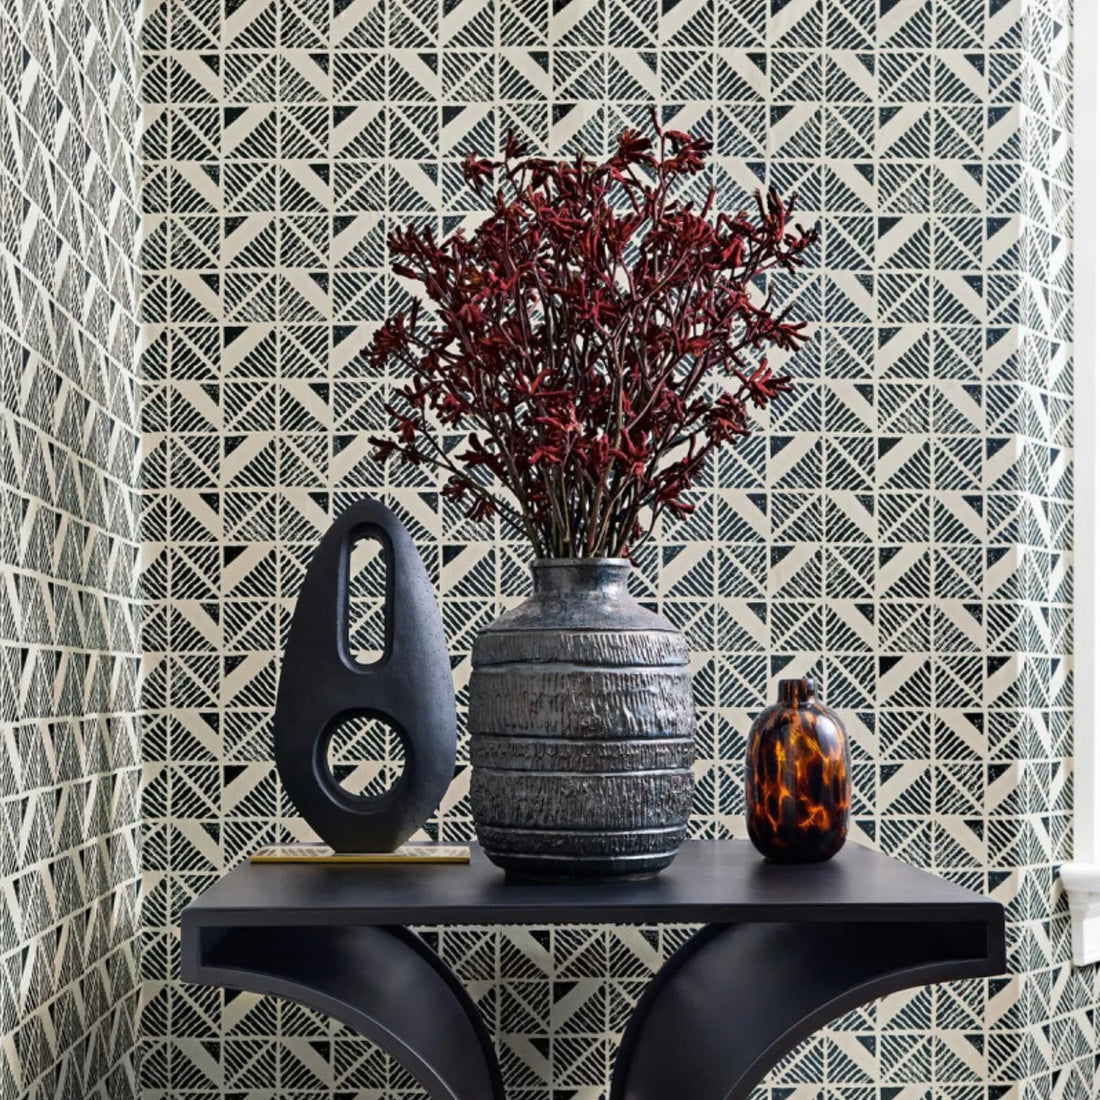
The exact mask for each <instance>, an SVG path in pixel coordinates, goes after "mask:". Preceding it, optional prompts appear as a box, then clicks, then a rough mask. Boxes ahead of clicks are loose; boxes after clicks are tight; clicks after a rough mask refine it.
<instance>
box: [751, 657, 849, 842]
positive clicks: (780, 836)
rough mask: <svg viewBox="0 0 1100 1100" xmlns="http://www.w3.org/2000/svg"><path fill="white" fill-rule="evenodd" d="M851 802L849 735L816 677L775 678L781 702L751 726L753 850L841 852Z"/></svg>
mask: <svg viewBox="0 0 1100 1100" xmlns="http://www.w3.org/2000/svg"><path fill="white" fill-rule="evenodd" d="M851 801H852V781H851V759H850V757H849V753H848V737H847V734H846V733H845V732H844V726H843V725H842V724H841V721H840V719H839V718H838V717H837V716H836V715H835V714H834V713H833V712H832V711H831V710H829V709H828V707H826V706H825V704H824V703H823V702H821V701H820V700H819V699H818V698H817V695H816V692H815V688H814V682H813V680H812V679H811V678H810V677H809V676H807V677H805V678H804V679H801V680H780V681H779V701H778V702H777V703H775V704H773V705H772V706H770V707H768V709H767V710H765V711H763V712H761V713H760V714H759V715H758V716H757V718H756V721H754V722H753V724H752V726H751V727H750V729H749V744H748V750H747V752H746V758H745V817H746V819H747V821H748V826H749V836H750V838H751V839H752V842H753V844H755V845H756V848H757V850H758V851H759V852H760V853H761V854H762V855H764V856H766V857H767V858H768V859H770V860H773V861H775V862H776V863H814V862H819V861H821V860H825V859H830V858H831V857H832V856H834V855H836V853H837V852H838V851H840V848H841V846H842V845H843V844H844V840H845V838H846V837H847V835H848V812H849V808H850V806H851Z"/></svg>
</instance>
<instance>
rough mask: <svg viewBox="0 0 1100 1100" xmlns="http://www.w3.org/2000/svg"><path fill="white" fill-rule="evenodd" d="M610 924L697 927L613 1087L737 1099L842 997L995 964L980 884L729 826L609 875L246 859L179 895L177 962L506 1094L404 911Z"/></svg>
mask: <svg viewBox="0 0 1100 1100" xmlns="http://www.w3.org/2000/svg"><path fill="white" fill-rule="evenodd" d="M620 923H651V924H659V923H676V924H696V923H698V924H702V925H703V926H704V927H703V928H702V929H701V930H700V931H699V932H697V933H696V934H695V935H694V936H693V937H692V938H691V939H690V940H688V942H687V943H686V944H685V945H684V946H683V947H682V948H681V949H680V950H679V951H678V952H677V953H676V954H675V955H674V956H673V957H672V958H671V959H669V960H668V962H667V963H666V964H665V966H664V967H663V968H662V969H661V970H660V971H659V972H658V974H657V975H656V976H655V977H654V978H653V980H652V982H651V983H650V984H649V986H648V987H647V989H646V991H645V993H644V995H643V996H642V998H641V1001H640V1002H639V1004H638V1006H637V1008H636V1009H635V1011H634V1015H633V1017H632V1019H631V1021H630V1024H629V1026H628V1028H627V1031H626V1034H625V1036H624V1037H623V1043H622V1047H621V1049H620V1051H619V1054H618V1057H617V1059H616V1063H615V1070H614V1075H613V1078H612V1083H611V1094H610V1095H611V1100H671V1098H673V1097H675V1098H685V1100H686V1098H689V1097H690V1098H691V1100H738V1098H740V1097H745V1096H748V1094H749V1093H750V1092H751V1091H752V1090H753V1088H754V1087H755V1086H756V1085H758V1084H759V1083H760V1081H761V1079H762V1078H763V1077H764V1075H765V1074H766V1073H767V1071H768V1070H769V1069H771V1068H772V1066H774V1065H775V1063H776V1062H777V1061H778V1060H779V1059H780V1058H781V1057H782V1056H783V1055H784V1054H786V1053H787V1052H788V1051H789V1050H791V1049H792V1048H793V1047H794V1046H795V1044H797V1043H798V1042H799V1041H801V1040H802V1039H805V1038H806V1037H808V1036H809V1035H811V1034H812V1033H813V1032H814V1031H816V1030H817V1029H818V1028H819V1027H821V1026H822V1025H823V1024H825V1023H827V1022H828V1021H829V1020H831V1019H833V1018H835V1017H836V1016H838V1015H840V1014H841V1013H843V1012H845V1011H847V1010H848V1009H851V1008H854V1007H856V1006H857V1005H860V1004H864V1003H866V1002H867V1001H871V1000H873V999H875V998H876V997H881V996H883V995H884V994H887V993H892V992H894V991H896V990H899V989H905V988H907V987H909V986H919V985H926V984H928V983H930V982H939V981H945V980H947V979H951V978H972V977H979V976H982V975H991V974H999V973H1001V972H1002V971H1003V969H1004V966H1005V940H1004V912H1003V910H1002V908H1001V906H1000V905H999V904H998V903H997V902H995V901H991V900H989V899H988V898H984V897H982V896H981V895H979V894H975V893H973V892H971V891H969V890H964V889H962V888H961V887H959V886H955V885H952V884H951V883H948V882H945V881H944V880H943V879H941V878H937V877H936V876H935V875H931V874H929V873H928V872H926V871H920V870H917V869H915V868H912V867H908V866H906V865H905V864H902V863H899V862H897V861H896V860H893V859H890V858H889V857H887V856H884V855H880V854H878V853H875V852H872V851H870V850H868V849H866V848H861V847H858V846H856V845H854V844H849V845H848V846H847V847H846V848H845V849H844V850H843V851H842V852H841V853H840V855H838V856H837V857H836V858H835V859H834V860H833V861H832V862H830V863H824V864H815V865H811V866H804V867H780V866H775V865H772V864H767V863H764V862H763V861H762V860H761V859H760V858H759V856H757V854H756V853H755V852H754V851H753V850H752V848H751V847H750V845H749V844H748V842H747V841H732V840H731V841H693V842H690V843H688V844H686V845H685V846H684V848H683V850H682V851H681V853H680V855H679V856H678V857H677V859H676V862H675V863H674V864H673V865H672V867H670V868H669V869H668V870H667V871H665V872H664V873H663V874H661V875H660V876H659V877H658V878H655V879H650V880H648V881H642V882H621V883H615V884H609V885H588V886H566V885H561V886H533V885H521V884H513V883H506V882H505V880H504V877H503V875H501V873H500V872H499V871H498V870H497V869H496V868H494V867H492V866H491V865H490V864H489V863H488V861H487V860H486V859H485V857H484V856H483V855H482V854H481V852H480V851H479V850H478V849H477V848H474V850H473V856H472V861H471V863H470V865H469V866H463V865H437V866H432V867H405V866H389V867H385V866H381V867H356V866H343V867H341V866H335V867H333V866H329V867H325V866H312V867H303V866H286V865H274V866H251V865H247V864H245V865H242V866H240V867H237V868H236V869H235V870H233V871H231V872H230V873H229V874H227V875H226V876H225V877H224V878H222V879H221V880H220V881H219V882H217V883H216V884H215V885H214V886H212V887H211V888H210V889H209V890H207V891H206V892H205V893H203V894H202V895H200V896H199V897H198V898H196V899H195V900H194V901H193V902H192V903H191V904H190V905H189V906H188V907H187V908H186V909H185V910H184V913H183V917H182V936H183V943H182V955H183V962H182V969H183V977H184V978H185V979H186V980H187V981H191V982H198V983H202V984H206V985H215V986H225V987H227V988H230V989H240V990H250V991H252V992H255V993H268V994H273V995H275V996H279V997H287V998H290V999H291V1000H295V1001H300V1002H302V1003H303V1004H307V1005H310V1006H312V1007H313V1008H317V1009H320V1010H321V1011H323V1012H326V1013H328V1014H329V1015H331V1016H334V1017H336V1018H337V1019H339V1020H342V1021H343V1022H344V1023H346V1024H348V1025H349V1026H351V1027H352V1028H354V1029H355V1030H356V1031H358V1032H359V1033H360V1034H362V1035H364V1036H366V1037H367V1038H368V1039H370V1040H372V1041H373V1042H375V1043H377V1044H378V1045H379V1046H380V1047H382V1048H383V1049H384V1050H386V1051H388V1052H389V1053H390V1054H391V1055H393V1056H394V1057H395V1058H396V1059H397V1060H398V1061H399V1062H400V1063H401V1064H402V1065H403V1066H405V1068H406V1069H408V1070H409V1072H410V1073H412V1075H413V1076H414V1077H415V1078H416V1079H417V1081H419V1082H420V1084H421V1085H422V1086H423V1088H424V1089H426V1090H427V1092H428V1094H429V1095H430V1096H431V1097H432V1098H433V1100H490V1098H492V1100H503V1098H504V1088H503V1086H502V1084H501V1078H500V1070H499V1067H498V1065H497V1059H496V1055H495V1053H494V1050H493V1045H492V1041H491V1039H490V1037H489V1034H488V1032H487V1030H486V1028H485V1025H484V1024H483V1022H482V1020H481V1018H480V1016H479V1015H478V1012H477V1009H476V1007H475V1006H474V1004H473V1002H472V1001H471V1000H470V998H469V996H468V995H467V993H466V991H465V989H464V988H463V987H462V985H461V984H460V982H459V981H458V979H457V978H456V977H455V976H454V975H453V974H452V973H451V972H450V971H449V970H448V969H447V967H446V966H445V965H444V964H443V962H442V961H441V960H440V959H439V958H438V956H437V955H436V954H435V953H434V952H432V951H431V950H430V949H429V948H428V947H427V946H426V945H425V944H424V942H423V941H422V940H421V939H420V938H419V937H417V936H416V935H414V934H413V933H412V932H410V931H408V929H407V928H406V927H405V926H407V925H446V924H620Z"/></svg>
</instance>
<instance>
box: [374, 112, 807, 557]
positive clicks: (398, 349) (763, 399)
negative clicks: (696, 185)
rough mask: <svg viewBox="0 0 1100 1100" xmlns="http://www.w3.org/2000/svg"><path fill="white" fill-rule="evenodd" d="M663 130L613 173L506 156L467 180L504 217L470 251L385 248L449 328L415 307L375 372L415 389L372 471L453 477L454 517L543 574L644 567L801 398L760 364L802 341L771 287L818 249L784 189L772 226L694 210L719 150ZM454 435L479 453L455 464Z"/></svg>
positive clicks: (409, 243) (775, 202)
mask: <svg viewBox="0 0 1100 1100" xmlns="http://www.w3.org/2000/svg"><path fill="white" fill-rule="evenodd" d="M653 125H654V128H655V130H656V134H657V140H656V143H654V142H653V141H652V140H651V139H650V138H648V137H646V136H645V135H643V134H641V133H639V132H638V131H635V130H627V131H626V132H625V133H624V134H623V135H622V137H621V138H620V140H619V146H618V149H616V151H615V153H614V155H613V156H611V157H610V158H609V159H607V160H605V161H603V162H594V161H593V160H591V159H590V158H588V157H585V156H584V155H578V156H576V157H575V158H574V159H573V160H571V161H555V160H552V159H548V158H546V157H541V156H531V155H528V153H527V151H526V150H525V149H524V148H523V146H522V145H521V144H520V142H519V141H518V140H517V139H516V138H515V137H514V136H510V137H509V138H508V142H507V145H506V148H505V151H504V157H503V159H501V160H488V159H485V158H483V157H480V156H470V157H468V158H467V159H466V160H465V162H464V165H463V170H464V175H465V178H466V180H467V181H468V182H469V183H470V185H471V186H472V187H473V188H474V189H475V190H476V191H477V192H478V193H479V194H480V195H482V196H485V197H487V199H488V201H489V204H490V207H491V211H490V213H489V215H488V217H487V218H486V220H485V221H484V222H482V223H481V225H480V226H478V228H477V229H476V230H475V231H474V232H473V233H472V234H471V235H469V236H468V235H466V234H465V233H464V232H462V230H459V231H457V232H455V233H453V234H452V235H451V236H450V237H448V238H447V239H446V240H444V241H442V242H441V243H437V242H436V240H435V238H434V236H433V235H432V233H431V231H430V230H427V229H421V230H417V229H415V228H413V227H406V228H403V229H398V230H396V231H394V232H393V233H392V234H391V236H390V238H389V241H388V244H389V248H390V251H391V253H392V254H393V255H394V256H395V257H396V262H395V263H394V264H393V270H394V272H396V273H397V274H398V275H401V276H403V277H406V278H409V279H414V280H416V281H417V282H420V283H422V284H423V292H422V297H423V298H424V299H426V300H427V302H429V303H430V304H431V311H432V312H433V313H434V316H435V324H434V326H426V325H425V324H424V323H423V313H422V310H421V303H420V301H419V300H417V301H414V302H413V304H412V305H411V306H410V307H409V308H408V309H406V310H403V311H401V312H398V313H396V314H394V316H392V317H391V318H390V319H389V320H388V321H387V322H386V323H385V324H384V325H383V326H382V327H381V329H379V330H378V332H377V333H376V334H375V336H374V339H373V341H372V343H371V344H370V346H369V347H368V348H367V349H366V350H365V351H364V353H363V354H364V355H365V356H366V357H367V359H368V360H369V361H370V363H371V364H372V365H373V366H374V367H376V368H379V369H382V368H385V367H386V366H387V365H389V364H390V363H391V362H394V361H396V363H398V364H400V365H402V366H403V367H405V368H406V369H407V372H408V374H409V376H410V381H409V382H408V384H407V385H405V386H404V387H403V388H401V389H400V391H399V393H398V395H397V398H396V400H394V401H392V402H391V403H389V404H388V405H387V406H386V408H387V412H388V414H389V416H390V417H391V421H392V422H391V428H392V431H393V435H392V436H391V437H381V438H380V437H372V439H371V442H372V443H373V444H374V445H375V447H376V455H377V457H378V458H379V459H381V460H386V459H389V458H390V457H398V458H400V459H402V460H404V461H405V462H408V463H411V464H413V465H420V464H422V463H429V464H432V465H434V466H438V467H440V468H442V469H443V470H444V471H446V472H447V474H448V475H449V477H448V479H447V481H446V484H445V486H444V489H443V492H444V493H445V494H446V495H447V496H448V497H451V498H453V499H455V500H457V501H461V502H463V503H464V504H466V505H467V514H468V515H469V516H470V517H472V518H475V519H480V518H484V517H487V516H490V515H493V514H494V513H498V514H499V515H500V516H501V517H502V519H503V520H505V521H507V522H508V523H509V524H510V525H511V526H513V527H514V528H515V529H516V531H518V532H521V533H522V534H523V535H525V536H526V537H527V538H528V539H529V540H530V542H531V545H532V546H533V547H534V550H535V553H536V555H538V556H539V557H551V558H553V557H608V556H620V555H629V553H630V551H631V549H632V548H636V547H637V546H638V545H639V543H640V542H641V541H642V540H644V539H645V538H646V537H647V536H648V535H649V534H650V533H651V532H652V530H653V528H654V525H655V524H656V522H657V520H658V519H659V518H660V517H661V516H662V515H664V514H666V513H667V514H668V515H670V516H677V515H684V514H686V513H688V512H690V511H691V510H692V507H693V506H692V505H691V504H690V503H689V502H688V501H687V500H685V495H686V494H687V491H688V490H689V489H690V488H691V486H692V485H693V484H694V483H695V482H696V480H697V479H698V477H699V475H700V473H701V471H702V470H703V468H704V466H705V464H706V462H707V459H708V458H709V457H710V455H711V454H712V453H713V452H714V451H715V450H717V449H718V448H719V447H722V446H724V445H726V444H728V443H731V442H733V441H734V440H736V439H737V438H738V437H739V436H743V435H746V434H747V433H748V432H749V416H748V405H749V404H752V405H755V406H757V407H763V406H765V405H767V403H768V402H769V401H771V400H773V399H774V398H775V397H777V396H778V395H779V394H781V393H784V392H786V391H787V390H789V389H790V379H789V377H788V376H786V375H779V374H773V373H772V370H771V368H770V367H769V366H768V360H767V358H766V357H764V356H763V355H762V354H761V353H762V352H763V351H764V349H766V348H768V347H769V346H774V347H777V348H781V349H783V350H785V351H793V350H795V349H797V348H798V347H799V345H800V344H801V342H802V340H803V338H804V332H803V329H804V325H805V322H801V321H793V320H791V319H790V318H789V317H788V309H789V307H788V308H781V309H777V308H776V306H775V303H774V300H773V297H772V289H771V280H770V276H769V273H770V272H775V271H780V270H785V271H791V270H793V269H795V268H796V267H799V266H800V265H802V264H803V263H804V258H803V257H804V253H805V252H806V250H807V249H808V248H809V247H810V246H811V245H812V244H813V243H814V242H815V241H816V240H817V232H816V230H815V229H812V228H810V229H804V228H803V227H802V226H800V225H796V224H794V223H793V222H792V220H791V213H792V211H793V209H794V201H793V199H792V200H791V201H789V202H785V201H784V200H783V199H782V198H781V197H780V196H779V194H778V193H777V192H776V191H774V190H772V191H769V192H768V194H767V196H763V195H761V194H759V193H757V196H756V201H757V216H756V217H755V218H750V217H749V216H748V215H747V214H745V213H744V212H739V213H736V214H732V215H731V214H727V213H722V212H717V213H716V212H715V210H714V206H715V193H714V189H713V188H711V189H710V190H709V192H708V193H707V196H706V199H705V201H704V202H703V203H702V205H701V207H699V208H696V205H695V204H694V203H693V202H692V201H683V200H680V199H678V198H676V197H675V196H674V191H675V189H676V184H677V182H678V181H679V179H680V178H681V177H683V176H688V175H693V174H696V173H698V172H700V171H702V169H703V168H704V166H705V163H706V157H707V154H708V152H709V149H710V143H709V142H707V141H704V140H702V139H699V138H695V137H692V136H691V135H690V134H686V133H682V132H679V131H675V130H666V129H663V128H662V127H661V125H660V124H659V122H658V120H657V115H656V112H654V113H653ZM456 429H457V430H460V431H461V432H463V433H465V434H466V441H465V445H464V446H463V445H462V444H459V446H458V447H452V448H450V449H448V448H447V447H446V446H445V445H444V444H443V442H441V435H444V436H445V434H446V433H455V431H456ZM501 489H503V490H505V491H506V492H507V493H509V494H510V495H511V497H512V498H513V501H514V503H510V502H508V501H506V500H505V499H503V497H502V495H501Z"/></svg>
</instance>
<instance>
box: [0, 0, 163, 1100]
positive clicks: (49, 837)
mask: <svg viewBox="0 0 1100 1100" xmlns="http://www.w3.org/2000/svg"><path fill="white" fill-rule="evenodd" d="M136 60H137V55H136V38H135V31H134V13H133V11H132V10H131V9H130V8H129V6H128V5H127V4H125V3H117V2H114V0H57V2H55V3H50V4H46V3H39V2H33V0H28V2H25V3H24V2H21V3H7V4H3V5H0V1097H3V1100H16V1098H23V1097H27V1098H31V1100H62V1098H64V1100H84V1098H93V1100H129V1098H132V1097H134V1096H135V1095H136V1088H137V1078H136V1066H135V1054H136V1045H135V1044H136V1029H137V1020H138V1001H139V996H140V975H139V970H138V963H137V956H136V947H137V942H138V941H137V903H138V888H139V883H140V868H139V857H138V842H139V827H138V790H139V785H140V777H141V754H140V747H139V742H138V737H139V729H138V720H137V702H138V681H139V669H140V648H139V626H140V623H139V611H138V605H137V601H136V589H137V583H138V568H139V551H140V540H139V532H138V516H139V510H138V502H137V493H136V491H135V486H136V483H137V475H138V464H137V456H138V443H139V435H138V430H137V428H138V414H137V400H136V399H137V387H136V379H135V376H134V356H135V348H136V343H137V317H136V301H137V286H136V264H135V255H134V252H135V249H134V240H135V236H136V234H137V230H138V227H139V219H138V213H137V207H136V202H135V195H136V188H135V131H136V122H137V99H136Z"/></svg>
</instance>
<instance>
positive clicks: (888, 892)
mask: <svg viewBox="0 0 1100 1100" xmlns="http://www.w3.org/2000/svg"><path fill="white" fill-rule="evenodd" d="M945 919H946V920H952V919H954V920H968V921H972V920H979V921H984V922H987V923H989V924H990V925H991V926H996V927H1000V926H1001V924H1002V922H1003V913H1002V909H1001V906H1000V904H999V903H997V902H995V901H992V900H991V899H989V898H985V897H983V896H982V895H980V894H977V893H975V892H973V891H970V890H966V889H963V888H962V887H960V886H956V885H954V884H953V883H949V882H947V881H946V880H944V879H942V878H939V877H938V876H937V875H933V874H930V873H929V872H927V871H922V870H920V869H918V868H915V867H910V866H907V865H906V864H903V863H900V862H899V861H897V860H895V859H891V858H890V857H888V856H884V855H881V854H880V853H877V852H873V851H871V850H870V849H867V848H863V847H860V846H859V845H856V844H852V843H849V844H847V845H846V846H845V847H844V849H843V850H842V851H841V852H840V853H839V854H838V855H837V856H836V857H835V858H834V859H832V860H831V861H829V862H828V863H819V864H808V865H801V866H779V865H776V864H770V863H766V862H765V861H764V860H762V859H761V858H760V856H759V855H758V854H757V852H756V851H755V850H754V849H753V847H752V846H751V845H750V844H749V842H748V841H742V840H701V841H689V842H688V843H686V844H685V845H684V847H683V849H682V850H681V852H680V854H679V855H678V856H677V857H676V861H675V862H674V863H673V864H672V866H671V867H669V868H668V870H666V871H664V872H662V873H661V874H660V875H659V876H658V877H657V878H654V879H649V880H646V881H640V882H616V883H607V884H586V885H573V884H570V885H529V884H520V883H511V882H507V881H506V880H505V878H504V875H503V874H502V873H501V872H500V871H499V870H498V869H497V868H495V867H493V866H492V865H491V864H490V863H489V862H488V860H486V859H485V857H484V855H483V854H482V853H481V851H480V850H479V849H478V848H477V847H476V846H474V847H473V849H472V859H471V862H470V864H469V865H468V866H467V865H461V864H459V865H434V866H427V867H423V866H411V867H410V866H361V865H347V866H318V865H314V866H305V867H302V866H287V865H283V864H272V865H262V866H252V865H250V864H247V863H245V864H242V865H241V866H239V867H237V868H235V869H234V870H232V871H230V872H229V874H227V875H226V876H224V877H223V878H222V879H220V880H219V881H218V882H216V883H215V884H214V885H213V886H211V887H210V888H209V889H208V890H206V891H205V892H203V893H202V894H200V895H199V896H198V897H197V898H196V899H195V900H194V901H193V902H192V903H191V904H190V905H189V906H188V907H187V908H186V909H185V910H184V913H183V917H182V924H183V927H184V928H185V929H186V928H188V927H197V926H216V927H222V928H225V927H233V926H240V925H250V926H294V925H302V924H309V925H372V924H384V925H395V924H396V925H409V924H415V925H425V924H510V923H511V924H553V923H562V924H568V923H574V924H583V923H591V924H600V923H642V922H664V923H692V924H694V923H723V924H725V923H736V922H742V921H766V920H773V921H774V920H782V921H791V922H805V923H814V924H817V923H821V922H827V921H835V920H848V921H851V920H858V921H908V922H913V921H922V920H929V921H937V920H945Z"/></svg>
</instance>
